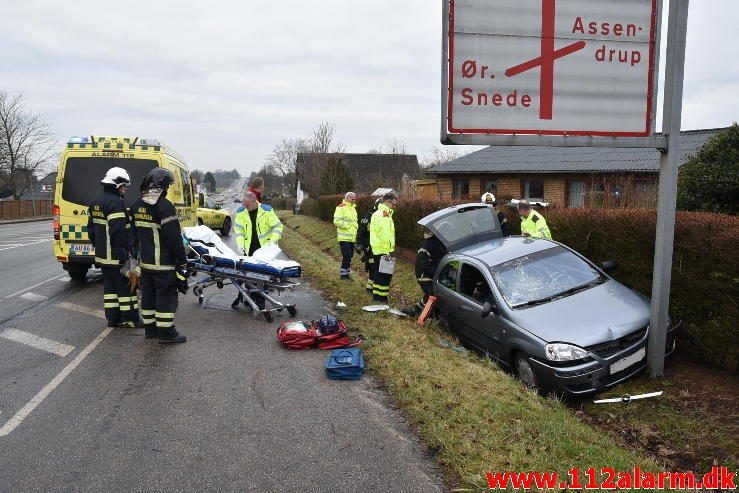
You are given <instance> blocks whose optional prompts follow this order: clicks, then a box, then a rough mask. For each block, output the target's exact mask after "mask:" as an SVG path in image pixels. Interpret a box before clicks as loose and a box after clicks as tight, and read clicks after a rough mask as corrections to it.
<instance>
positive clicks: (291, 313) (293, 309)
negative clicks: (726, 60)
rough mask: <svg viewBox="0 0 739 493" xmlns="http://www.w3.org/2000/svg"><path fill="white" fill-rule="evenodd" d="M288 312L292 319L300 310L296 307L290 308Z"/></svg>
mask: <svg viewBox="0 0 739 493" xmlns="http://www.w3.org/2000/svg"><path fill="white" fill-rule="evenodd" d="M287 312H288V313H289V314H290V316H291V317H294V316H295V315H296V314H297V313H298V309H297V308H295V307H294V306H288V307H287Z"/></svg>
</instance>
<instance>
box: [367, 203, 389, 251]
mask: <svg viewBox="0 0 739 493" xmlns="http://www.w3.org/2000/svg"><path fill="white" fill-rule="evenodd" d="M393 212H394V211H393V210H392V209H391V208H390V207H388V206H386V205H385V204H380V205H379V206H378V207H377V210H376V211H375V213H374V214H372V220H371V221H370V228H369V229H370V246H371V247H372V253H373V254H374V255H386V254H388V253H393V252H394V251H395V222H393Z"/></svg>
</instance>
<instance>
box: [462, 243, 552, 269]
mask: <svg viewBox="0 0 739 493" xmlns="http://www.w3.org/2000/svg"><path fill="white" fill-rule="evenodd" d="M559 246H560V245H559V243H556V242H554V241H551V240H545V239H533V238H527V237H524V236H507V237H505V238H496V239H493V240H490V241H484V242H481V243H477V244H475V245H471V246H468V247H466V248H462V249H460V250H456V251H454V252H450V253H453V254H458V255H465V256H468V257H474V258H475V259H476V260H479V261H480V262H482V263H484V264H485V265H487V266H488V267H493V266H495V265H498V264H501V263H503V262H508V261H509V260H513V259H515V258H518V257H523V256H525V255H530V254H532V253H536V252H541V251H543V250H548V249H550V248H556V247H559Z"/></svg>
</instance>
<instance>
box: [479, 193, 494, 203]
mask: <svg viewBox="0 0 739 493" xmlns="http://www.w3.org/2000/svg"><path fill="white" fill-rule="evenodd" d="M480 202H482V203H483V204H494V203H495V195H493V194H492V193H490V192H485V193H484V194H482V197H480Z"/></svg>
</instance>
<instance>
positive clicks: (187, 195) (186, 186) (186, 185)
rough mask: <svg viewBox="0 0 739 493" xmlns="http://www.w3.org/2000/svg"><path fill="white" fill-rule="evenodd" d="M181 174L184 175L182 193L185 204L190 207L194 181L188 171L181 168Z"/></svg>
mask: <svg viewBox="0 0 739 493" xmlns="http://www.w3.org/2000/svg"><path fill="white" fill-rule="evenodd" d="M180 176H181V177H182V193H183V194H184V199H185V205H186V206H188V207H190V206H191V205H192V188H190V187H191V186H192V183H191V182H190V177H189V176H188V174H187V171H185V170H184V169H182V168H180Z"/></svg>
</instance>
